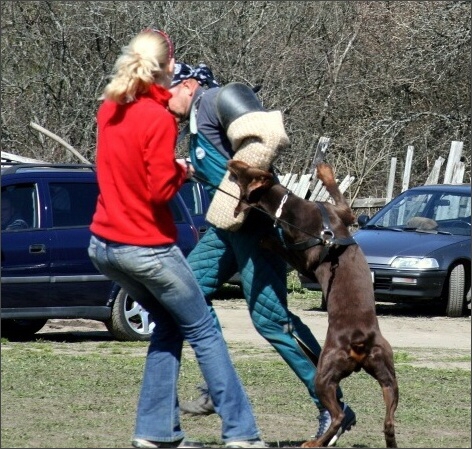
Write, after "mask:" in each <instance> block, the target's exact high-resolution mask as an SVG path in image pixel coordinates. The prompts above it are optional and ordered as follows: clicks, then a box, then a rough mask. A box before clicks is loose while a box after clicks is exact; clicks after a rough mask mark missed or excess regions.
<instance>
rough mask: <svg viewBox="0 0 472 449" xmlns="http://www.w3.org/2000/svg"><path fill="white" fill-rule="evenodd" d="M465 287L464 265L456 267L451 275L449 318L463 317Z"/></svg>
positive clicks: (448, 302) (447, 313)
mask: <svg viewBox="0 0 472 449" xmlns="http://www.w3.org/2000/svg"><path fill="white" fill-rule="evenodd" d="M464 287H465V269H464V265H456V266H455V267H454V268H453V269H452V270H451V274H450V275H449V290H448V297H447V305H446V315H447V316H448V317H458V316H462V313H463V311H464V293H465V288H464Z"/></svg>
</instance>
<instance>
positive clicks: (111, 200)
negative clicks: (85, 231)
mask: <svg viewBox="0 0 472 449" xmlns="http://www.w3.org/2000/svg"><path fill="white" fill-rule="evenodd" d="M170 97H171V94H170V93H169V92H168V91H167V90H165V89H164V88H162V87H161V86H158V85H153V86H152V87H151V90H150V92H149V93H148V94H146V95H142V96H140V97H139V98H138V99H137V100H136V101H133V102H131V103H128V104H125V105H119V104H117V103H115V102H112V101H108V100H105V101H104V102H103V103H102V104H101V105H100V107H99V109H98V112H97V126H98V137H97V155H96V164H97V176H98V185H99V189H100V194H99V196H98V201H97V208H96V211H95V214H94V216H93V221H92V224H91V226H90V230H91V231H92V232H93V233H94V234H96V235H98V236H99V237H103V238H105V239H107V240H111V241H114V242H119V243H124V244H129V245H138V246H154V245H166V244H170V243H174V242H175V241H176V239H177V229H176V227H175V224H174V220H173V217H172V213H171V210H170V208H169V206H168V203H169V200H170V199H171V198H172V197H173V196H174V195H175V194H176V193H177V191H178V190H179V188H180V186H181V185H182V184H183V182H184V181H185V178H186V170H185V168H184V167H182V166H181V165H180V164H178V163H177V162H176V161H175V145H176V139H177V124H176V121H175V118H174V116H173V115H172V114H171V113H170V112H169V111H168V110H167V104H168V101H169V98H170Z"/></svg>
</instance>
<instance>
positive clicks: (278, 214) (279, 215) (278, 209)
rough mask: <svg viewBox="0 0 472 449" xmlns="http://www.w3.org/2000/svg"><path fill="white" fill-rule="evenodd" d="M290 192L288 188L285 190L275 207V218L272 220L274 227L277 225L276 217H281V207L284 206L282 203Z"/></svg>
mask: <svg viewBox="0 0 472 449" xmlns="http://www.w3.org/2000/svg"><path fill="white" fill-rule="evenodd" d="M291 193H292V192H291V191H290V190H287V191H286V192H285V195H284V196H283V197H282V199H281V200H280V204H279V207H278V208H277V210H276V211H275V220H274V228H276V227H277V221H278V219H279V218H280V217H281V215H282V208H283V207H284V204H285V202H286V201H287V199H288V196H289V195H290V194H291Z"/></svg>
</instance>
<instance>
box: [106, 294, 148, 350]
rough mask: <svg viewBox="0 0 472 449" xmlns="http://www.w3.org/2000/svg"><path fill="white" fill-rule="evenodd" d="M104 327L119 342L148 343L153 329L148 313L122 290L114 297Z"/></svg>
mask: <svg viewBox="0 0 472 449" xmlns="http://www.w3.org/2000/svg"><path fill="white" fill-rule="evenodd" d="M105 326H106V327H107V329H108V331H109V332H110V333H111V334H112V335H113V337H115V338H116V339H117V340H119V341H148V340H149V339H150V338H151V334H152V330H153V329H154V323H153V322H152V321H151V317H150V315H149V312H147V311H146V310H145V309H144V308H143V307H141V306H140V304H139V303H138V302H136V301H134V300H133V299H132V298H131V297H130V296H129V295H128V293H126V292H125V291H124V290H123V289H120V291H119V292H118V294H117V295H116V299H115V302H114V303H113V307H112V313H111V317H110V319H109V320H107V321H105Z"/></svg>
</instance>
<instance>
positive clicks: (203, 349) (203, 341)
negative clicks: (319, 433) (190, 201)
mask: <svg viewBox="0 0 472 449" xmlns="http://www.w3.org/2000/svg"><path fill="white" fill-rule="evenodd" d="M88 252H89V256H90V258H91V259H92V261H93V263H94V264H95V266H96V268H97V269H98V270H99V271H100V272H102V273H103V274H104V275H105V276H107V277H108V278H110V279H112V280H114V281H115V282H116V283H118V284H119V285H120V286H121V287H122V288H124V289H125V290H126V291H127V292H128V294H129V295H130V296H131V297H132V298H133V299H135V300H137V301H139V303H140V304H141V305H142V306H143V307H144V308H145V309H146V310H147V311H148V312H149V313H150V314H151V316H152V318H153V320H154V322H155V323H156V326H155V328H154V331H153V334H152V336H151V341H150V344H149V349H148V353H147V356H146V363H145V367H144V375H143V381H142V385H141V393H140V397H139V401H138V409H137V418H136V428H135V435H134V437H135V438H144V439H146V440H150V441H159V442H173V441H178V440H180V439H182V438H183V437H184V432H183V431H182V429H181V427H180V413H179V400H178V396H177V382H178V376H179V370H180V361H181V356H182V346H183V342H184V340H187V341H188V343H189V344H190V345H191V347H192V348H193V350H194V351H195V356H196V359H197V361H198V363H199V366H200V369H201V371H202V374H203V377H204V378H205V381H206V382H207V384H208V389H209V393H210V396H211V398H212V401H213V403H214V405H215V410H216V411H217V413H218V414H219V415H220V417H221V419H222V439H223V441H224V442H231V441H237V440H247V439H253V438H259V430H258V428H257V425H256V422H255V418H254V415H253V412H252V408H251V405H250V403H249V400H248V397H247V395H246V393H245V391H244V389H243V387H242V384H241V381H240V379H239V377H238V375H237V373H236V371H235V369H234V367H233V364H232V361H231V359H230V356H229V353H228V349H227V347H226V343H225V342H224V340H223V336H222V334H221V332H219V331H218V329H217V328H216V325H215V323H214V321H213V317H212V316H211V314H210V312H209V310H208V307H207V303H206V302H205V299H204V297H203V294H202V292H201V290H200V288H199V287H198V284H197V282H196V280H195V277H194V275H193V273H192V271H191V269H190V267H189V265H188V263H187V261H186V259H185V257H184V256H183V254H182V252H181V251H180V249H179V248H178V247H177V246H176V245H169V246H155V247H143V246H131V245H123V244H120V243H114V242H109V241H106V240H104V239H101V238H98V237H96V236H92V237H91V240H90V245H89V249H88Z"/></svg>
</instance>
